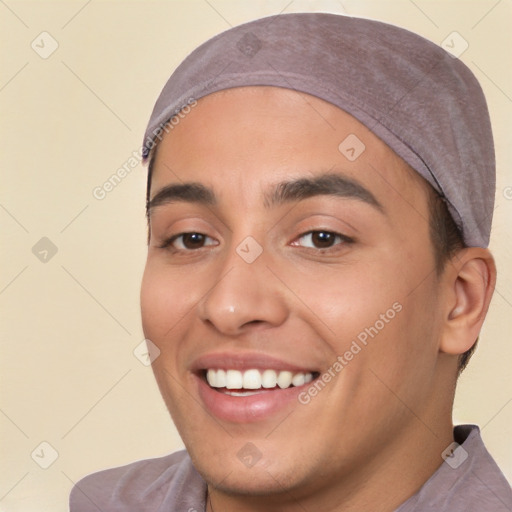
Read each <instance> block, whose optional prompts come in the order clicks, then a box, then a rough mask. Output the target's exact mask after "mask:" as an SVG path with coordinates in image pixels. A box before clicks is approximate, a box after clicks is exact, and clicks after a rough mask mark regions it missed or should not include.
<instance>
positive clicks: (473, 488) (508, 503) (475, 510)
mask: <svg viewBox="0 0 512 512" xmlns="http://www.w3.org/2000/svg"><path fill="white" fill-rule="evenodd" d="M454 438H455V441H456V442H457V443H458V444H456V445H454V450H453V453H452V456H446V458H445V461H444V462H443V463H442V464H441V466H440V467H439V469H438V470H437V471H436V472H435V473H434V474H433V475H432V477H431V478H430V479H429V480H428V481H427V482H426V483H425V484H424V485H423V487H422V488H421V489H420V490H419V492H418V493H417V494H416V495H414V496H413V497H412V498H411V499H410V500H408V501H407V502H406V503H404V504H403V505H402V506H401V507H399V508H398V510H397V511H396V512H413V511H414V512H420V511H421V512H423V511H434V510H435V511H436V512H459V511H464V512H481V511H482V510H489V511H491V510H492V511H493V512H510V511H512V489H511V487H510V484H509V483H508V482H507V480H506V478H505V476H504V475H503V473H502V472H501V471H500V469H499V467H498V466H497V464H496V462H495V461H494V459H493V458H492V456H491V455H490V453H489V452H488V451H487V449H486V448H485V446H484V443H483V441H482V438H481V436H480V430H479V428H478V427H477V426H475V425H461V426H458V427H456V428H455V430H454Z"/></svg>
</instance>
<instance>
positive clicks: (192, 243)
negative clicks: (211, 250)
mask: <svg viewBox="0 0 512 512" xmlns="http://www.w3.org/2000/svg"><path fill="white" fill-rule="evenodd" d="M212 242H213V243H212ZM210 245H217V242H216V241H215V240H214V239H213V238H210V237H209V236H206V235H204V234H203V233H196V232H191V233H180V234H178V235H174V236H172V237H171V238H169V239H167V240H165V241H164V243H163V244H162V245H161V246H160V248H161V249H165V248H167V247H172V248H173V249H175V250H178V251H191V250H195V249H201V248H203V247H205V246H210Z"/></svg>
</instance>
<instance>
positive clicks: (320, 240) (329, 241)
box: [292, 230, 353, 249]
mask: <svg viewBox="0 0 512 512" xmlns="http://www.w3.org/2000/svg"><path fill="white" fill-rule="evenodd" d="M297 240H298V242H294V243H293V244H292V245H300V246H301V247H308V248H311V249H330V248H331V247H334V246H335V245H341V244H342V243H350V242H352V241H353V240H352V239H351V238H349V237H347V236H344V235H341V234H340V233H335V232H333V231H321V230H318V231H309V232H307V233H304V234H303V235H301V236H300V237H299V238H298V239H297Z"/></svg>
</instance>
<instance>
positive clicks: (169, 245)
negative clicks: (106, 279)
mask: <svg viewBox="0 0 512 512" xmlns="http://www.w3.org/2000/svg"><path fill="white" fill-rule="evenodd" d="M314 233H317V234H318V233H323V234H327V235H334V237H335V239H336V238H337V239H339V240H341V243H338V244H335V245H332V246H329V247H307V249H309V250H316V251H321V252H322V253H325V252H330V251H336V250H337V249H336V248H338V250H339V246H343V245H346V244H352V243H354V239H353V238H350V237H348V236H345V235H342V234H341V233H337V232H335V231H328V230H323V229H313V230H310V231H306V232H305V233H302V234H301V235H300V236H299V237H297V239H296V240H300V239H301V238H304V237H305V236H313V234H314ZM185 235H201V236H202V237H204V238H205V239H207V238H210V237H209V236H207V235H204V234H203V233H199V232H197V231H187V232H184V233H178V234H177V235H173V236H171V237H170V238H168V239H166V240H164V241H163V243H162V244H161V245H159V246H158V248H160V249H171V250H172V252H173V253H177V252H195V251H197V250H199V249H203V248H205V247H209V246H215V245H217V244H209V245H206V246H202V247H199V248H197V249H187V248H185V249H182V248H179V249H177V248H175V247H173V243H174V242H175V241H176V240H178V239H180V238H181V237H183V236H185ZM292 245H294V247H297V246H299V247H301V246H300V245H298V244H296V243H295V241H294V242H292Z"/></svg>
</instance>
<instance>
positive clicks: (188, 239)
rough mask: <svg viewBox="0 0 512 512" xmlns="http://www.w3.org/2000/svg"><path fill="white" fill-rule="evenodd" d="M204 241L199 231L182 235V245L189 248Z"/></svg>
mask: <svg viewBox="0 0 512 512" xmlns="http://www.w3.org/2000/svg"><path fill="white" fill-rule="evenodd" d="M202 242H204V236H203V235H201V234H200V233H187V234H186V235H184V236H183V245H184V246H185V247H187V249H190V247H197V246H198V245H199V246H200V245H201V244H202Z"/></svg>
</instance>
